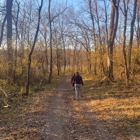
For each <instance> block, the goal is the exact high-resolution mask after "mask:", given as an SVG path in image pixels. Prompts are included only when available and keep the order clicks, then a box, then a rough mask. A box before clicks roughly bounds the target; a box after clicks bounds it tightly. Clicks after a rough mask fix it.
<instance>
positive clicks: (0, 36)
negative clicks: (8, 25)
mask: <svg viewBox="0 0 140 140" xmlns="http://www.w3.org/2000/svg"><path fill="white" fill-rule="evenodd" d="M6 19H7V13H6V15H5V17H4V19H3V22H2V26H1V35H0V47H1V44H2V39H3V31H4V25H5V22H6Z"/></svg>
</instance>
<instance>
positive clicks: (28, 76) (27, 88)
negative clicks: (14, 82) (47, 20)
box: [26, 0, 43, 95]
mask: <svg viewBox="0 0 140 140" xmlns="http://www.w3.org/2000/svg"><path fill="white" fill-rule="evenodd" d="M42 6H43V0H41V5H40V7H39V10H38V24H37V29H36V34H35V37H34V42H33V45H32V48H31V51H30V53H29V56H28V73H27V85H26V95H28V94H29V86H30V69H31V62H32V61H31V57H32V53H33V51H34V48H35V44H36V40H37V36H38V32H39V27H40V19H41V9H42Z"/></svg>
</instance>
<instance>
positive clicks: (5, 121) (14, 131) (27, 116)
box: [0, 77, 61, 140]
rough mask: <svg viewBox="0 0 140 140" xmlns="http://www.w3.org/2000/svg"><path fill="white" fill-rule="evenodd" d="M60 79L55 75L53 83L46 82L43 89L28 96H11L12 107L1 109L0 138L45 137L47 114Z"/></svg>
mask: <svg viewBox="0 0 140 140" xmlns="http://www.w3.org/2000/svg"><path fill="white" fill-rule="evenodd" d="M60 80H61V78H60V77H55V79H53V81H52V84H47V82H46V83H44V85H42V86H43V88H42V87H41V90H40V89H37V91H36V89H35V90H34V91H32V92H31V94H29V96H28V97H26V96H25V97H23V96H22V95H21V93H19V94H18V95H17V96H13V97H11V98H10V100H9V105H10V107H9V108H1V110H0V140H9V139H13V140H16V139H18V140H41V139H45V132H44V131H45V124H46V119H47V118H46V114H47V112H48V108H49V105H50V101H51V96H52V93H53V92H54V90H55V89H56V87H57V85H58V83H59V82H60ZM42 89H43V90H42Z"/></svg>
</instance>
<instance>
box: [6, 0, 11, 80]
mask: <svg viewBox="0 0 140 140" xmlns="http://www.w3.org/2000/svg"><path fill="white" fill-rule="evenodd" d="M12 5H13V0H7V1H6V11H7V53H8V54H7V59H8V66H9V68H8V78H13V62H12V61H13V53H12Z"/></svg>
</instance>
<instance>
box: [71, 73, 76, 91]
mask: <svg viewBox="0 0 140 140" xmlns="http://www.w3.org/2000/svg"><path fill="white" fill-rule="evenodd" d="M74 77H75V73H74V74H73V76H72V78H71V84H72V86H73V90H74V89H75V88H74Z"/></svg>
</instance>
